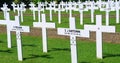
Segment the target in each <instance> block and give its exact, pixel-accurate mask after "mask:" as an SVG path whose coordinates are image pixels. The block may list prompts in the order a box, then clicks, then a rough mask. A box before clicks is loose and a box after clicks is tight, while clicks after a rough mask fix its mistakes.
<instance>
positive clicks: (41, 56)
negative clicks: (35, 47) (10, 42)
mask: <svg viewBox="0 0 120 63" xmlns="http://www.w3.org/2000/svg"><path fill="white" fill-rule="evenodd" d="M30 56H31V57H28V58H23V60H27V59H35V58H47V59H52V58H53V57H51V56H50V55H34V54H30Z"/></svg>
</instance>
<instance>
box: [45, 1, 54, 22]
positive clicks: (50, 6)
mask: <svg viewBox="0 0 120 63" xmlns="http://www.w3.org/2000/svg"><path fill="white" fill-rule="evenodd" d="M46 10H49V11H50V21H52V10H54V8H53V7H52V4H51V3H50V4H49V7H47V8H46Z"/></svg>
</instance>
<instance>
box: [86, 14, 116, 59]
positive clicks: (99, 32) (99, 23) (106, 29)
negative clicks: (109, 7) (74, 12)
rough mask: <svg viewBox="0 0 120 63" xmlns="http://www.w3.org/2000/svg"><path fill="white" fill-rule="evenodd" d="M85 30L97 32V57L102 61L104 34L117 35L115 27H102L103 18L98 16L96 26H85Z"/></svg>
mask: <svg viewBox="0 0 120 63" xmlns="http://www.w3.org/2000/svg"><path fill="white" fill-rule="evenodd" d="M84 29H86V30H90V31H96V50H97V51H96V56H97V58H99V59H102V32H107V33H115V26H102V16H101V15H96V25H84Z"/></svg>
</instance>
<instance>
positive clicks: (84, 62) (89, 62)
mask: <svg viewBox="0 0 120 63" xmlns="http://www.w3.org/2000/svg"><path fill="white" fill-rule="evenodd" d="M79 63H90V62H79Z"/></svg>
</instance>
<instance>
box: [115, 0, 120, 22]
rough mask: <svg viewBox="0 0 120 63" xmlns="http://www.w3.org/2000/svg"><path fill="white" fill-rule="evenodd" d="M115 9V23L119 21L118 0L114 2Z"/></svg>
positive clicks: (119, 5)
mask: <svg viewBox="0 0 120 63" xmlns="http://www.w3.org/2000/svg"><path fill="white" fill-rule="evenodd" d="M115 9H116V23H119V9H120V4H119V2H118V1H117V0H116V2H115Z"/></svg>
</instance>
